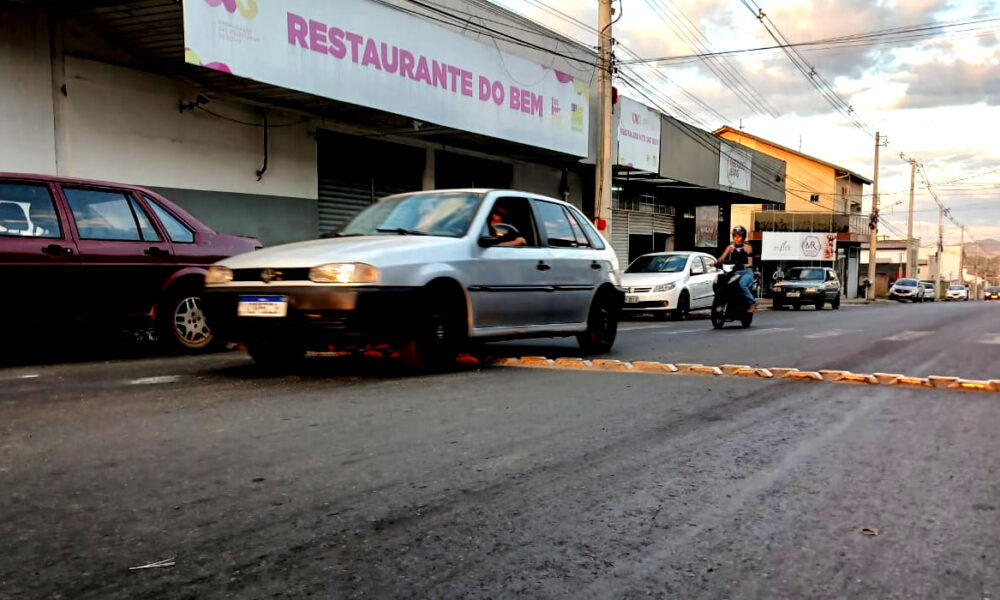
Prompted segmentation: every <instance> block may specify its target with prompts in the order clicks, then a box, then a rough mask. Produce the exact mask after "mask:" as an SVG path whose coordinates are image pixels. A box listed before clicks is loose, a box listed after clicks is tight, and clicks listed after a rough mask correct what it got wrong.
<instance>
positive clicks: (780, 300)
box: [771, 288, 826, 304]
mask: <svg viewBox="0 0 1000 600" xmlns="http://www.w3.org/2000/svg"><path fill="white" fill-rule="evenodd" d="M789 292H792V293H796V292H797V293H798V294H799V295H798V296H789V295H788V293H789ZM820 298H823V299H826V292H825V291H824V290H808V289H801V288H799V289H795V288H793V289H788V290H786V289H782V290H771V302H773V303H774V304H811V303H813V302H816V301H817V300H819V299H820Z"/></svg>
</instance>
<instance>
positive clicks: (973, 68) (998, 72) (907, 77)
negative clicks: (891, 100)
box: [893, 52, 1000, 108]
mask: <svg viewBox="0 0 1000 600" xmlns="http://www.w3.org/2000/svg"><path fill="white" fill-rule="evenodd" d="M995 57H996V58H995V60H994V64H990V63H985V64H970V63H968V62H964V61H953V62H948V63H945V62H933V63H927V64H922V65H917V66H914V67H912V68H910V69H909V70H908V71H906V72H904V73H901V74H899V75H898V76H896V77H895V78H894V79H895V80H896V81H899V82H902V83H905V84H906V85H907V89H906V95H905V96H904V97H903V98H901V99H900V100H899V101H898V102H897V103H896V104H895V105H894V106H893V108H927V107H934V106H962V105H969V104H979V103H985V104H987V105H989V106H996V105H998V104H1000V66H998V63H997V61H1000V52H997V53H996V54H995Z"/></svg>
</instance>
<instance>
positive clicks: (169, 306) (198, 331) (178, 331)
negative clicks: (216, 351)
mask: <svg viewBox="0 0 1000 600" xmlns="http://www.w3.org/2000/svg"><path fill="white" fill-rule="evenodd" d="M156 329H157V335H158V337H159V339H160V341H161V342H163V343H164V344H166V345H167V346H169V347H170V348H172V349H174V350H177V351H179V352H189V353H194V352H201V351H203V350H205V349H207V348H208V347H209V346H211V344H212V341H213V340H214V338H213V336H212V330H211V329H210V328H209V326H208V319H206V317H205V311H204V310H203V307H202V300H201V297H200V296H199V295H198V294H196V293H195V292H194V291H190V290H179V291H175V292H172V293H170V294H169V295H167V296H166V297H165V298H164V299H163V301H162V302H161V303H160V306H159V308H158V310H157V319H156Z"/></svg>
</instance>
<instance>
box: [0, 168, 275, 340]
mask: <svg viewBox="0 0 1000 600" xmlns="http://www.w3.org/2000/svg"><path fill="white" fill-rule="evenodd" d="M259 247H260V242H258V241H257V240H255V239H252V238H247V237H239V236H233V235H223V234H220V233H216V232H215V231H213V230H212V229H211V228H209V227H208V226H206V225H205V224H204V223H202V222H200V221H198V220H197V219H195V218H194V217H193V216H191V215H190V214H188V213H187V212H186V211H184V210H183V209H181V208H180V207H178V206H177V205H175V204H173V203H172V202H170V201H169V200H167V199H166V198H164V197H163V196H161V195H159V194H157V193H155V192H153V191H150V190H147V189H145V188H141V187H136V186H133V185H124V184H117V183H107V182H99V181H87V180H83V179H70V178H64V177H48V176H43V175H28V174H19V173H0V281H4V282H7V285H8V286H9V287H7V288H6V289H5V290H6V293H4V294H0V314H2V315H3V317H2V318H3V319H4V321H6V322H7V323H9V327H8V329H9V328H12V327H15V326H28V327H32V326H34V325H35V324H39V323H43V322H44V323H52V322H62V320H63V319H72V320H77V319H88V320H100V321H104V320H107V321H113V322H119V323H121V324H122V325H124V326H126V327H127V326H132V325H138V324H144V325H147V326H148V325H150V324H151V325H154V326H155V327H156V328H157V331H158V333H159V337H160V339H161V340H163V341H164V342H166V343H168V344H171V345H173V346H174V347H176V348H178V349H182V350H186V351H197V350H201V349H204V348H206V347H207V346H209V345H210V343H211V342H212V332H211V330H210V329H209V327H208V324H207V322H206V320H205V315H204V313H203V311H202V308H201V289H202V286H203V282H204V275H205V272H206V269H207V267H208V265H210V264H211V263H213V262H215V261H217V260H219V259H220V258H224V257H226V256H230V255H233V254H240V253H243V252H248V251H252V250H253V249H255V248H259Z"/></svg>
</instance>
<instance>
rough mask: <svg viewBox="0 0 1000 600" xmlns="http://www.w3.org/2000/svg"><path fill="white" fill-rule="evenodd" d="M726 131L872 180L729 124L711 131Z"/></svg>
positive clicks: (862, 180)
mask: <svg viewBox="0 0 1000 600" xmlns="http://www.w3.org/2000/svg"><path fill="white" fill-rule="evenodd" d="M728 132H732V133H738V134H739V135H741V136H744V137H748V138H750V139H753V140H757V141H758V142H761V143H763V144H767V145H769V146H774V147H775V148H780V149H781V150H784V151H785V152H788V153H790V154H794V155H796V156H801V157H802V158H807V159H809V160H811V161H814V162H818V163H820V164H821V165H826V166H828V167H830V168H831V169H834V170H836V171H843V172H844V173H847V174H848V175H850V176H851V177H853V178H855V179H857V180H858V181H860V182H861V183H866V184H868V185H871V184H872V180H871V179H868V178H867V177H865V176H863V175H858V174H857V173H855V172H854V171H851V170H850V169H845V168H844V167H841V166H839V165H835V164H833V163H831V162H827V161H825V160H823V159H821V158H816V157H815V156H810V155H808V154H803V153H802V152H799V151H798V150H792V149H791V148H788V147H787V146H782V145H781V144H778V143H776V142H772V141H771V140H767V139H764V138H762V137H758V136H756V135H753V134H751V133H747V132H745V131H742V130H740V129H735V128H733V127H730V126H729V125H726V126H724V127H720V128H719V129H716V130H715V131H713V132H712V133H714V134H715V135H717V136H720V137H721V136H722V134H723V133H728Z"/></svg>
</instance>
